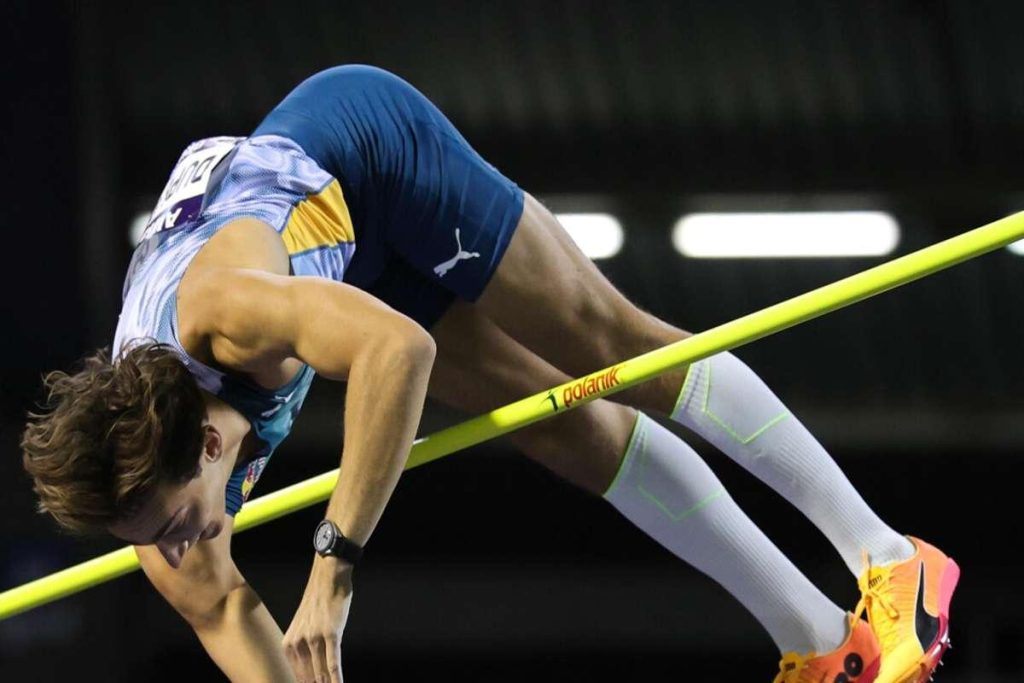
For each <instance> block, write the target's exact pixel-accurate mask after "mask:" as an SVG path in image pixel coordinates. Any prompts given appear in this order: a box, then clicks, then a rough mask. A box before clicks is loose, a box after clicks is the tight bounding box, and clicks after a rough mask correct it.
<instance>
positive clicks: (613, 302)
mask: <svg viewBox="0 0 1024 683" xmlns="http://www.w3.org/2000/svg"><path fill="white" fill-rule="evenodd" d="M477 306H479V308H480V310H481V311H482V312H483V313H484V314H485V315H486V316H487V317H488V318H490V319H491V320H493V321H495V322H496V323H497V324H498V325H499V326H500V327H501V328H502V329H503V330H505V331H507V332H508V333H509V334H510V335H511V336H512V337H514V338H515V339H516V340H518V341H520V342H522V343H523V344H525V345H526V346H527V347H529V348H530V349H532V350H533V351H535V352H537V353H538V354H540V355H541V356H543V357H544V358H545V359H547V360H549V361H551V362H552V363H554V364H555V365H556V366H558V367H559V368H562V369H564V370H566V371H568V372H570V373H572V374H574V375H580V374H584V373H587V372H592V371H594V370H598V369H600V368H602V367H606V366H608V365H612V364H614V363H617V362H619V361H622V360H625V359H626V358H629V357H632V356H635V355H638V354H641V353H644V352H646V351H650V350H652V349H655V348H658V347H660V346H664V345H666V344H670V343H672V342H674V341H678V340H680V339H683V338H685V337H687V336H689V333H688V332H686V331H684V330H682V329H679V328H676V327H674V326H672V325H669V324H668V323H665V322H664V321H662V320H659V319H658V318H656V317H655V316H653V315H651V314H649V313H647V312H645V311H643V310H641V309H640V308H639V307H637V306H636V305H635V304H633V303H632V302H631V301H629V300H628V299H627V298H626V297H625V296H624V295H623V294H622V293H621V292H619V291H618V290H617V289H616V288H615V287H614V286H613V285H612V284H611V282H609V281H608V279H607V278H606V277H605V276H604V274H603V273H601V271H600V270H598V268H597V266H595V265H594V263H593V262H592V261H591V260H590V259H589V258H587V257H586V256H585V255H584V254H583V252H582V251H580V249H579V248H578V247H577V246H576V244H575V242H573V240H572V238H571V237H570V236H569V234H568V233H567V232H566V231H565V229H564V228H562V226H561V224H559V222H558V220H557V219H556V218H555V216H554V215H553V214H552V213H551V212H550V211H548V210H547V208H546V207H544V206H543V205H542V204H541V203H540V202H538V201H537V200H536V199H534V198H533V197H532V196H530V195H529V194H527V195H526V198H525V201H524V206H523V214H522V216H521V218H520V220H519V224H518V225H517V226H516V231H515V234H514V236H513V237H512V241H511V243H510V244H509V246H508V249H507V250H506V252H505V255H504V257H503V258H502V261H501V263H500V264H499V266H498V268H497V270H496V271H495V273H494V276H493V277H492V279H491V281H490V282H489V283H488V285H487V287H486V289H485V290H484V292H483V295H482V296H481V297H480V299H479V300H478V301H477ZM684 373H685V369H680V370H679V371H677V372H675V373H670V375H669V376H666V377H663V378H662V379H661V380H658V381H656V382H655V383H654V385H653V386H651V387H648V388H649V389H651V390H652V391H649V392H648V393H649V394H652V395H653V396H654V398H652V397H650V396H648V397H642V400H639V401H630V402H633V403H635V404H636V405H639V406H642V407H647V408H652V409H656V410H664V409H665V408H666V406H664V405H662V403H663V401H661V400H659V398H658V397H660V395H661V394H662V393H664V394H665V396H668V395H671V394H672V392H673V391H675V392H676V393H678V388H679V385H680V384H681V382H682V377H684V376H685V374H684ZM659 382H660V383H665V384H666V391H665V392H659V391H658V387H657V384H658V383H659ZM672 398H673V399H674V395H673V396H672ZM648 399H650V400H648ZM667 408H671V405H668V406H667Z"/></svg>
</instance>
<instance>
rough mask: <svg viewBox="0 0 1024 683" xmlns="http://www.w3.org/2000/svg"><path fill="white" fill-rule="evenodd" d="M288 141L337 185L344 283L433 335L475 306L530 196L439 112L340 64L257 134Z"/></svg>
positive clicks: (393, 79) (390, 78)
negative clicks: (344, 222) (344, 228)
mask: <svg viewBox="0 0 1024 683" xmlns="http://www.w3.org/2000/svg"><path fill="white" fill-rule="evenodd" d="M265 134H273V135H281V136H283V137H287V138H290V139H292V140H294V141H295V142H296V143H298V144H299V146H300V147H302V149H303V150H304V151H305V152H306V154H308V155H309V156H310V157H312V158H313V159H314V160H315V161H316V162H317V163H318V164H319V165H320V166H321V167H322V168H323V169H324V170H325V171H327V172H328V173H330V174H331V175H333V176H334V177H335V178H337V179H338V181H339V182H340V183H341V186H342V190H343V191H344V194H345V200H346V202H347V203H348V208H349V212H350V213H351V215H352V222H353V225H354V227H355V237H356V252H355V256H354V257H353V260H352V263H351V264H350V265H349V268H348V270H347V271H346V272H345V274H344V281H345V282H347V283H349V284H351V285H353V286H356V287H359V288H360V289H363V290H365V291H367V292H369V293H370V294H372V295H374V296H376V297H377V298H379V299H381V300H382V301H384V302H385V303H387V304H388V305H390V306H391V307H392V308H395V309H396V310H398V311H401V312H402V313H404V314H405V315H408V316H409V317H411V318H413V319H414V320H416V321H417V322H418V323H420V325H422V326H423V327H425V328H427V329H429V328H430V327H431V326H432V325H433V324H434V323H435V322H437V320H438V319H439V318H440V317H441V316H442V315H443V314H444V312H445V310H447V308H448V306H450V305H451V303H452V301H453V300H454V299H455V297H459V298H462V299H464V300H466V301H475V300H476V299H477V298H478V297H479V296H480V294H481V293H482V292H483V290H484V287H485V286H486V285H487V283H488V282H489V281H490V279H491V276H492V275H493V274H494V271H495V270H496V269H497V267H498V264H499V263H500V262H501V258H502V256H503V255H504V253H505V249H506V248H507V247H508V243H509V242H510V241H511V239H512V234H513V233H514V232H515V228H516V225H517V224H518V222H519V217H520V216H521V215H522V211H523V191H522V190H521V189H519V187H518V186H517V185H516V184H515V183H513V182H512V181H511V180H509V179H508V178H506V177H505V176H503V175H502V174H501V173H500V172H499V171H498V170H497V169H496V168H494V167H493V166H492V165H490V164H489V163H487V162H486V161H484V159H483V158H482V157H481V156H480V155H479V154H477V153H476V152H475V151H474V150H473V148H472V147H470V146H469V143H468V142H466V139H465V138H463V137H462V135H461V134H460V133H459V132H458V131H457V130H456V129H455V127H454V126H453V125H452V124H451V122H450V121H449V120H448V119H447V118H445V116H444V114H442V113H441V111H440V110H439V109H438V108H437V107H435V106H434V105H433V104H431V102H430V101H429V100H428V99H427V98H426V97H424V96H423V94H422V93H420V92H419V91H418V90H416V89H415V88H414V87H412V86H411V85H409V84H408V83H406V82H405V81H404V80H402V79H401V78H399V77H398V76H395V75H394V74H391V73H389V72H387V71H384V70H382V69H378V68H375V67H371V66H363V65H346V66H338V67H334V68H331V69H327V70H326V71H322V72H320V73H318V74H316V75H314V76H312V77H311V78H309V79H307V80H305V81H303V82H302V83H301V84H299V86H298V87H296V88H295V90H293V91H292V92H291V93H289V94H288V96H287V97H285V98H284V100H283V101H282V102H281V103H280V104H279V105H278V106H277V107H275V108H274V110H273V111H271V112H270V114H269V115H268V116H267V117H266V118H265V119H264V120H263V122H262V123H261V124H260V125H259V126H258V127H257V128H256V130H255V131H254V132H253V135H265Z"/></svg>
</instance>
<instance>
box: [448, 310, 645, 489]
mask: <svg viewBox="0 0 1024 683" xmlns="http://www.w3.org/2000/svg"><path fill="white" fill-rule="evenodd" d="M431 332H432V334H433V335H434V338H435V340H436V342H437V358H436V360H435V362H434V369H433V372H432V373H431V379H430V386H429V394H430V396H431V397H432V398H435V399H437V400H439V401H441V402H443V403H446V404H448V405H450V406H452V407H455V408H457V409H459V410H462V411H465V412H467V413H469V414H471V415H477V414H481V413H485V412H487V411H490V410H493V409H495V408H498V407H500V406H502V405H505V404H507V403H511V402H512V401H516V400H518V399H521V398H524V397H526V396H529V395H531V394H534V393H538V392H540V391H543V390H545V389H548V388H550V387H553V386H556V385H558V384H562V383H564V382H567V381H569V379H570V377H569V376H568V375H566V374H565V373H564V372H562V371H560V370H559V369H558V368H556V367H554V366H553V365H551V364H550V363H548V362H547V361H545V360H544V359H542V358H541V357H540V356H538V355H537V354H535V353H533V352H532V351H530V350H529V349H527V348H526V347H525V346H523V345H522V344H520V343H518V342H517V341H515V340H514V339H513V338H512V337H510V336H509V335H508V334H507V333H505V332H504V331H502V330H501V329H500V328H499V327H498V326H497V325H495V324H494V323H493V322H492V321H491V320H489V319H488V318H487V317H486V316H484V315H483V314H482V313H481V312H480V311H479V309H477V308H476V307H475V306H474V305H472V304H467V303H464V302H457V303H455V304H454V305H453V306H452V307H451V308H450V309H449V310H448V312H447V313H445V315H444V317H443V318H441V320H440V321H439V322H438V323H437V324H436V325H435V326H434V327H433V329H432V330H431ZM635 415H636V414H635V412H634V411H632V410H631V409H628V408H626V407H625V406H621V405H618V404H615V403H611V402H609V401H595V402H593V403H589V404H587V405H585V406H582V407H580V408H577V409H575V410H571V411H569V412H567V413H565V414H563V415H559V416H556V417H553V418H549V419H547V420H544V421H542V422H538V423H536V424H534V425H531V426H529V427H526V428H524V429H521V430H518V431H516V432H513V433H512V434H510V435H509V438H510V439H511V440H512V442H513V443H514V444H515V445H516V446H518V447H519V448H520V449H521V450H523V451H524V452H525V453H526V454H527V455H528V456H530V457H531V458H533V459H535V460H537V461H539V462H541V463H542V464H544V465H545V466H547V467H548V468H550V469H551V470H553V471H554V472H556V473H557V474H559V475H561V476H562V477H564V478H566V479H568V480H570V481H572V482H573V483H575V484H577V485H579V486H582V487H583V488H585V489H587V490H589V491H592V492H594V493H603V491H604V488H606V487H607V485H608V483H609V482H610V481H611V479H612V478H613V477H614V475H615V472H616V471H617V470H618V465H619V462H620V461H621V456H622V453H623V452H624V451H625V446H626V443H627V442H628V440H629V435H630V433H631V432H632V429H633V422H634V420H635Z"/></svg>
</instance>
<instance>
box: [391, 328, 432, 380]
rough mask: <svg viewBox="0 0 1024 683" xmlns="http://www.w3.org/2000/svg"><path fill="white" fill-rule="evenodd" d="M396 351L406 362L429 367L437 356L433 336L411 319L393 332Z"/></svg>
mask: <svg viewBox="0 0 1024 683" xmlns="http://www.w3.org/2000/svg"><path fill="white" fill-rule="evenodd" d="M394 342H395V348H396V349H397V353H399V355H400V356H401V357H402V358H403V359H404V360H405V361H406V362H408V363H410V364H413V365H415V366H417V367H424V366H425V367H427V368H429V367H430V366H432V365H433V364H434V358H435V357H436V356H437V344H436V343H434V338H433V337H431V336H430V334H429V333H427V331H426V330H424V329H423V328H422V327H420V326H419V325H417V324H416V323H415V322H413V321H411V320H410V321H408V322H407V323H406V324H404V325H403V326H402V327H401V329H400V330H399V331H397V332H396V334H395V339H394Z"/></svg>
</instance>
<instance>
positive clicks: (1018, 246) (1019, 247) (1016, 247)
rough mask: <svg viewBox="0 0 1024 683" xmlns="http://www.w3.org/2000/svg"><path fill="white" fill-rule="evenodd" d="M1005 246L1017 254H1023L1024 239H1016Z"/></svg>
mask: <svg viewBox="0 0 1024 683" xmlns="http://www.w3.org/2000/svg"><path fill="white" fill-rule="evenodd" d="M1006 248H1007V249H1009V250H1010V251H1012V252H1013V253H1014V254H1017V255H1018V256H1024V240H1017V241H1016V242H1013V243H1011V244H1010V245H1009V246H1008V247H1006Z"/></svg>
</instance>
